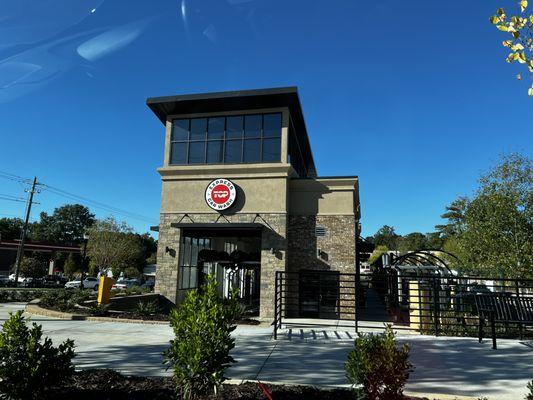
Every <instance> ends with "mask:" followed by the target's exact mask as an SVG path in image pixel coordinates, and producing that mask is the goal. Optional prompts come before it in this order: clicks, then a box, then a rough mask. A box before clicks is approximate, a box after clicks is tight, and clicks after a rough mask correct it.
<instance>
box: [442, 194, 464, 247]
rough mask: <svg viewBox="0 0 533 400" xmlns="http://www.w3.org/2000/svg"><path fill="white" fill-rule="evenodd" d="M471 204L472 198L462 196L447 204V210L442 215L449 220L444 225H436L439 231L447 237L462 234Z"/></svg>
mask: <svg viewBox="0 0 533 400" xmlns="http://www.w3.org/2000/svg"><path fill="white" fill-rule="evenodd" d="M469 204H470V199H469V198H468V197H465V196H461V197H459V198H458V199H457V200H454V201H452V204H450V205H449V206H446V212H445V213H444V214H442V215H441V216H440V217H441V218H444V219H447V220H448V222H447V223H446V224H444V225H437V226H436V227H435V228H436V229H437V231H438V232H439V233H440V234H441V235H442V236H444V237H445V238H447V237H451V236H455V235H459V234H461V233H462V232H463V231H464V224H465V212H466V210H467V209H468V205H469Z"/></svg>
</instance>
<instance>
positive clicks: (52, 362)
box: [0, 311, 74, 400]
mask: <svg viewBox="0 0 533 400" xmlns="http://www.w3.org/2000/svg"><path fill="white" fill-rule="evenodd" d="M42 334H43V332H42V328H41V326H40V325H37V324H35V323H34V324H33V325H32V327H31V328H29V327H28V325H27V323H26V320H25V319H24V317H23V316H22V311H17V312H16V313H15V314H13V313H10V317H9V319H8V320H7V321H6V322H5V323H4V326H3V327H2V331H1V332H0V360H2V362H1V363H0V398H8V399H13V400H19V399H36V398H40V397H41V396H42V391H43V390H44V389H46V388H47V387H51V386H55V385H58V384H60V383H62V382H64V381H66V380H68V379H70V378H71V377H72V374H73V373H74V366H73V365H72V358H73V357H74V342H73V341H72V340H70V339H69V340H66V341H65V342H63V343H61V344H60V345H59V346H58V347H53V346H52V341H51V340H50V339H49V338H45V339H44V340H42Z"/></svg>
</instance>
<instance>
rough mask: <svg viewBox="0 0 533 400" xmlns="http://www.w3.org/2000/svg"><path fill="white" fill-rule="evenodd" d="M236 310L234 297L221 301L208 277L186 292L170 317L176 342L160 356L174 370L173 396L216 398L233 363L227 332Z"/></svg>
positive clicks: (231, 342) (233, 327)
mask: <svg viewBox="0 0 533 400" xmlns="http://www.w3.org/2000/svg"><path fill="white" fill-rule="evenodd" d="M236 308H237V300H236V296H235V293H234V294H233V295H232V296H231V300H230V301H229V302H227V301H223V299H222V298H221V297H220V296H219V294H218V292H217V283H216V281H215V280H214V278H213V277H212V276H210V277H209V278H208V280H207V283H206V285H205V286H203V287H202V288H201V289H200V290H197V289H195V290H192V291H190V292H189V293H188V294H187V297H186V299H185V301H184V302H183V303H182V304H181V306H180V308H179V309H177V310H173V311H172V313H171V314H170V326H171V327H172V328H173V330H174V334H175V337H176V339H174V340H171V341H170V348H169V349H168V350H167V351H166V352H164V353H163V356H164V359H165V363H166V364H169V368H171V367H172V368H173V369H174V379H175V382H176V389H177V393H178V395H180V396H181V397H182V398H183V399H186V400H188V399H193V398H195V397H197V396H199V395H203V394H209V393H212V392H214V393H215V394H216V393H217V392H218V389H219V388H220V386H221V385H222V383H223V382H224V381H225V379H226V378H225V377H224V373H225V371H226V369H227V368H228V367H229V366H230V365H231V364H232V363H234V362H235V361H234V360H233V358H232V357H231V356H230V354H229V353H230V350H231V349H233V348H234V347H235V340H234V339H233V338H232V337H231V332H232V331H233V330H234V329H235V328H236V326H235V325H234V323H233V321H234V319H235V313H236Z"/></svg>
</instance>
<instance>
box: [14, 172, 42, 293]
mask: <svg viewBox="0 0 533 400" xmlns="http://www.w3.org/2000/svg"><path fill="white" fill-rule="evenodd" d="M35 186H37V177H34V178H33V182H32V184H31V189H30V191H29V193H28V202H27V203H26V216H25V218H24V225H23V227H22V232H21V233H20V244H19V248H18V251H17V261H16V263H15V287H17V286H18V284H19V271H20V263H21V262H22V258H23V257H24V244H25V243H26V234H27V233H28V223H29V222H30V212H31V205H32V203H33V194H34V193H35Z"/></svg>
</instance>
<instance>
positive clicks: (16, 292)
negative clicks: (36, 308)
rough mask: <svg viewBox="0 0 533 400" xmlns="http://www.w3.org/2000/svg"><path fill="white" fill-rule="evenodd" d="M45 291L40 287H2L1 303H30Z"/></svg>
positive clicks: (0, 293)
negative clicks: (39, 288)
mask: <svg viewBox="0 0 533 400" xmlns="http://www.w3.org/2000/svg"><path fill="white" fill-rule="evenodd" d="M43 293H45V291H44V290H38V289H0V303H9V302H20V303H28V302H30V301H32V300H34V299H38V298H40V297H41V296H42V295H43Z"/></svg>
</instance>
